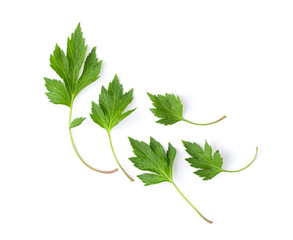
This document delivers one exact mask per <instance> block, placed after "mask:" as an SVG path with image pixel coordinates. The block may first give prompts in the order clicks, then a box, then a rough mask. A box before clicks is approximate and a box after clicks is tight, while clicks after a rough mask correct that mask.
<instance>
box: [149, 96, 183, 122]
mask: <svg viewBox="0 0 293 240" xmlns="http://www.w3.org/2000/svg"><path fill="white" fill-rule="evenodd" d="M147 94H148V96H149V98H150V99H151V100H152V102H153V106H154V107H155V108H151V109H150V110H151V111H152V113H153V114H154V115H155V116H156V117H158V118H160V120H158V121H157V123H161V124H164V125H172V124H174V123H176V122H179V121H181V120H183V119H182V112H183V105H182V103H181V100H180V98H179V96H175V95H174V94H168V93H166V94H165V96H163V95H152V94H150V93H147Z"/></svg>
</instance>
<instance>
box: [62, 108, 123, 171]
mask: <svg viewBox="0 0 293 240" xmlns="http://www.w3.org/2000/svg"><path fill="white" fill-rule="evenodd" d="M71 118H72V106H70V113H69V125H68V126H69V136H70V140H71V144H72V146H73V149H74V151H75V153H76V155H77V156H78V158H79V159H80V161H81V162H82V163H83V164H84V165H85V166H87V167H88V168H89V169H91V170H93V171H95V172H99V173H105V174H107V173H114V172H117V171H118V169H117V168H115V169H114V170H111V171H103V170H99V169H96V168H94V167H92V166H90V165H89V164H87V163H86V162H85V161H84V160H83V158H82V157H81V156H80V154H79V152H78V151H77V148H76V146H75V143H74V140H73V137H72V131H71V128H70V124H71Z"/></svg>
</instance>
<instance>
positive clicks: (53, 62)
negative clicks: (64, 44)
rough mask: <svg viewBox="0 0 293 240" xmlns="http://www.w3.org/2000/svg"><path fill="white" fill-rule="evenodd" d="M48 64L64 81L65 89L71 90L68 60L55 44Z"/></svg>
mask: <svg viewBox="0 0 293 240" xmlns="http://www.w3.org/2000/svg"><path fill="white" fill-rule="evenodd" d="M50 66H51V68H52V69H53V70H54V71H55V72H56V73H57V74H58V75H59V77H61V79H62V80H63V81H64V83H65V85H66V88H67V90H68V91H69V92H71V87H70V79H69V64H68V60H67V58H66V55H65V53H64V52H63V50H62V49H61V48H60V47H59V46H58V45H57V44H56V46H55V50H54V52H53V54H51V55H50Z"/></svg>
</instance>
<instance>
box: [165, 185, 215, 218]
mask: <svg viewBox="0 0 293 240" xmlns="http://www.w3.org/2000/svg"><path fill="white" fill-rule="evenodd" d="M170 182H171V183H172V185H173V186H174V187H175V188H176V190H177V191H178V192H179V193H180V195H181V196H182V197H183V198H184V199H185V201H186V202H188V204H189V205H190V206H191V207H192V208H193V209H194V210H195V211H196V212H197V213H198V214H199V216H201V217H202V218H203V219H204V220H205V221H206V222H208V223H213V222H212V221H210V220H209V219H207V218H206V217H205V216H204V215H202V214H201V213H200V211H198V210H197V208H196V207H195V206H194V205H193V204H192V203H191V202H190V201H189V200H188V199H187V198H186V197H185V196H184V194H183V193H182V192H181V191H180V189H179V188H178V187H177V185H176V184H175V183H174V182H173V181H170Z"/></svg>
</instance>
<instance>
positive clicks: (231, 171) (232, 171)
mask: <svg viewBox="0 0 293 240" xmlns="http://www.w3.org/2000/svg"><path fill="white" fill-rule="evenodd" d="M257 153H258V147H256V151H255V155H254V158H253V159H252V161H251V162H250V163H249V164H248V165H247V166H245V167H244V168H241V169H239V170H225V169H222V171H223V172H230V173H235V172H241V171H243V170H244V169H246V168H248V167H249V166H250V165H251V164H252V163H253V162H254V160H255V159H256V156H257Z"/></svg>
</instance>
